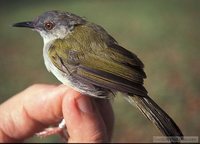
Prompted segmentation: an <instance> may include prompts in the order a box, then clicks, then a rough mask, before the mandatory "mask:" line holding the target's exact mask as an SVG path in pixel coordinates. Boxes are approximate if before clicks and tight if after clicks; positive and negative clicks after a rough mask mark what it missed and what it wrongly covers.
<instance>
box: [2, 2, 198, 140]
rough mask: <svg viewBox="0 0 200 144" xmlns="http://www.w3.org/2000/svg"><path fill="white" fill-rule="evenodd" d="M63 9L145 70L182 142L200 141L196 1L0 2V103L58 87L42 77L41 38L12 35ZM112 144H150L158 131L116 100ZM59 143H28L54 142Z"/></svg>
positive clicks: (33, 34)
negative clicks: (38, 87) (100, 30)
mask: <svg viewBox="0 0 200 144" xmlns="http://www.w3.org/2000/svg"><path fill="white" fill-rule="evenodd" d="M55 9H58V10H64V11H69V12H72V13H75V14H78V15H80V16H85V17H86V18H87V19H88V20H90V21H92V22H95V23H97V24H99V25H102V26H103V27H104V28H105V29H106V30H107V31H108V32H109V33H110V34H111V35H112V36H113V37H114V38H116V40H117V41H118V42H119V43H120V44H121V45H122V46H123V47H125V48H127V49H129V50H131V51H133V52H134V53H136V54H137V55H138V56H139V57H140V58H141V59H142V60H143V62H144V64H145V71H146V73H147V77H148V78H147V79H146V80H145V86H146V88H147V89H148V91H149V95H150V96H151V97H152V98H153V99H154V100H155V101H156V102H157V103H158V104H159V105H160V106H161V107H162V108H163V109H164V110H166V111H167V112H168V113H169V115H171V117H173V119H174V120H175V121H176V122H177V124H178V125H179V126H180V128H181V129H182V131H183V133H184V135H187V136H199V135H200V114H199V110H200V108H199V107H200V64H199V62H200V1H198V0H142V1H141V0H123V1H122V0H113V1H112V0H107V1H106V0H99V1H94V0H86V1H84V0H82V1H75V0H71V1H67V0H65V1H64V0H62V1H61V0H56V1H47V0H43V1H39V0H38V1H36V0H18V1H11V0H10V1H9V0H1V1H0V20H1V22H0V58H1V60H0V102H1V103H2V102H3V101H5V100H7V99H8V98H10V97H11V96H13V95H14V94H16V93H18V92H20V91H22V90H23V89H25V88H26V87H28V86H30V85H32V84H34V83H49V84H50V83H51V84H52V83H59V82H58V81H57V79H56V78H54V76H53V75H52V74H50V73H48V72H47V70H46V68H45V66H44V64H43V57H42V47H43V41H42V39H41V37H40V36H39V34H38V33H36V32H33V31H30V30H27V29H19V28H13V27H11V25H12V24H13V23H15V22H20V21H24V20H32V19H33V18H34V17H35V16H38V15H40V14H41V13H43V12H44V11H48V10H55ZM113 107H114V112H115V129H114V134H113V140H112V141H113V142H152V140H153V138H152V137H153V136H159V135H161V134H160V132H159V131H158V130H157V129H156V128H155V127H154V126H153V125H152V124H151V123H150V122H149V121H148V120H146V119H145V118H144V117H143V116H142V114H140V112H139V111H138V110H137V109H135V108H134V107H132V106H131V105H130V104H128V103H127V102H126V101H125V100H124V99H123V98H121V97H120V96H117V97H116V99H115V101H114V102H113ZM59 139H60V138H59V137H57V136H53V137H49V138H44V139H40V138H37V137H33V138H31V139H29V140H27V141H28V142H59V141H60V140H59Z"/></svg>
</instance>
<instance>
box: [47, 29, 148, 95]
mask: <svg viewBox="0 0 200 144" xmlns="http://www.w3.org/2000/svg"><path fill="white" fill-rule="evenodd" d="M87 33H88V32H87ZM87 33H84V37H82V40H81V41H80V39H79V38H77V36H76V35H73V36H71V37H69V38H67V39H64V40H61V39H58V40H56V41H55V42H54V44H53V45H52V46H51V48H50V49H49V52H50V53H51V54H50V55H51V56H52V58H51V60H52V62H53V63H54V65H55V66H56V67H57V68H59V69H60V70H62V71H64V72H66V73H67V72H70V74H71V76H73V77H74V78H76V79H78V80H80V81H83V82H89V83H92V84H94V85H96V86H100V87H103V88H106V89H111V90H117V91H121V92H125V93H131V94H136V95H140V96H146V94H147V91H146V89H145V88H144V87H143V79H144V78H145V77H146V75H145V73H144V71H143V67H144V66H143V64H142V62H141V61H140V60H139V59H138V58H137V56H136V55H134V54H133V53H131V52H129V51H128V50H126V49H124V48H123V47H121V46H119V45H118V44H117V43H105V40H103V39H101V36H100V37H99V38H98V35H97V36H96V37H94V35H93V33H91V32H90V33H89V34H88V35H86V34H87ZM79 37H80V34H79ZM94 38H95V39H96V40H94ZM53 49H54V51H52V50H53Z"/></svg>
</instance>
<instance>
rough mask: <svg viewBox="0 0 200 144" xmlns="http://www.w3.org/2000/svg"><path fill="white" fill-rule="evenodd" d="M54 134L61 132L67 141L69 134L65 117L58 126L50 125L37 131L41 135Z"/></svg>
mask: <svg viewBox="0 0 200 144" xmlns="http://www.w3.org/2000/svg"><path fill="white" fill-rule="evenodd" d="M54 134H60V135H61V137H62V138H64V140H65V141H67V139H68V137H69V135H68V133H67V127H66V125H65V120H64V119H63V120H62V121H61V122H60V123H59V125H58V127H49V128H46V129H45V130H44V131H41V132H39V133H36V135H37V136H39V137H47V136H50V135H54Z"/></svg>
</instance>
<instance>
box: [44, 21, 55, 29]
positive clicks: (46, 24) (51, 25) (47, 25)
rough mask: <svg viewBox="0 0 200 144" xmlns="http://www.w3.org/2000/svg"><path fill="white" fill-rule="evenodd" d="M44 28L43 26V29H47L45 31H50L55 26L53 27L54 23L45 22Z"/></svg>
mask: <svg viewBox="0 0 200 144" xmlns="http://www.w3.org/2000/svg"><path fill="white" fill-rule="evenodd" d="M44 26H45V28H46V29H47V30H51V29H52V28H53V27H54V26H55V25H54V23H53V22H50V21H49V22H45V24H44Z"/></svg>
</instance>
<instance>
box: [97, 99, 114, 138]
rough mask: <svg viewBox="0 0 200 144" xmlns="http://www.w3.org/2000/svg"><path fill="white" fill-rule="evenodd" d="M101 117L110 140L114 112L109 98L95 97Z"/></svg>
mask: <svg viewBox="0 0 200 144" xmlns="http://www.w3.org/2000/svg"><path fill="white" fill-rule="evenodd" d="M95 102H96V104H97V107H98V109H99V112H100V114H101V117H102V118H103V120H104V123H105V125H106V129H107V133H108V139H109V140H111V137H112V133H113V127H114V113H113V109H112V105H111V103H110V100H109V99H95Z"/></svg>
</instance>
